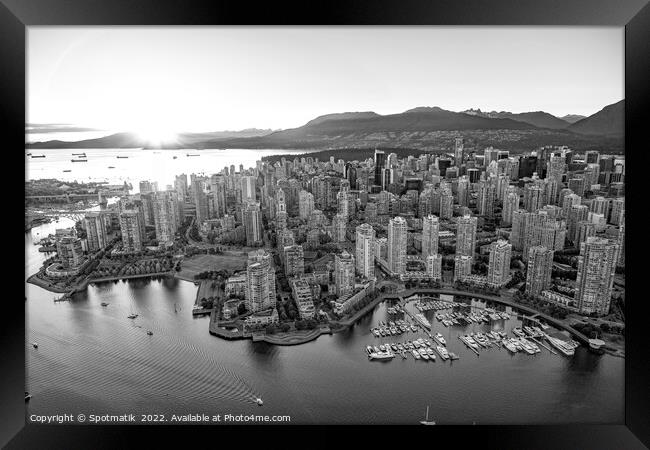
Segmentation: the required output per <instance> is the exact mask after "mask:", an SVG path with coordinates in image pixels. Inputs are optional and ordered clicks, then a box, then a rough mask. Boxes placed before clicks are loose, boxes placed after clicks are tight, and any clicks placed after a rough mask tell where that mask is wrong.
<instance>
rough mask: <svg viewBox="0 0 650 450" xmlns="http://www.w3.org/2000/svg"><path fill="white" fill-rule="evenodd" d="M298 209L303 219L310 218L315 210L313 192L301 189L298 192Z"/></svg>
mask: <svg viewBox="0 0 650 450" xmlns="http://www.w3.org/2000/svg"><path fill="white" fill-rule="evenodd" d="M298 210H299V215H300V218H301V219H305V220H307V219H309V215H310V214H311V212H312V211H313V210H314V196H313V194H312V193H311V192H307V191H305V190H301V191H300V193H299V194H298Z"/></svg>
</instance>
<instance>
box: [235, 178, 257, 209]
mask: <svg viewBox="0 0 650 450" xmlns="http://www.w3.org/2000/svg"><path fill="white" fill-rule="evenodd" d="M239 182H240V183H241V200H242V203H246V202H247V201H249V200H252V201H255V199H256V188H257V178H255V177H252V176H249V175H246V176H243V177H241V178H240V180H239Z"/></svg>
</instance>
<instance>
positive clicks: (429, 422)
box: [420, 405, 436, 425]
mask: <svg viewBox="0 0 650 450" xmlns="http://www.w3.org/2000/svg"><path fill="white" fill-rule="evenodd" d="M420 423H421V424H422V425H435V424H436V422H435V421H433V420H431V421H430V420H429V405H427V414H426V416H425V418H424V420H421V421H420Z"/></svg>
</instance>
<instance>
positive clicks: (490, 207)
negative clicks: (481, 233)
mask: <svg viewBox="0 0 650 450" xmlns="http://www.w3.org/2000/svg"><path fill="white" fill-rule="evenodd" d="M495 198H496V192H495V187H494V184H493V183H492V182H491V181H480V182H479V188H478V199H477V201H476V203H477V205H476V206H477V207H478V213H479V214H480V215H481V216H485V217H486V218H492V217H493V216H494V200H495Z"/></svg>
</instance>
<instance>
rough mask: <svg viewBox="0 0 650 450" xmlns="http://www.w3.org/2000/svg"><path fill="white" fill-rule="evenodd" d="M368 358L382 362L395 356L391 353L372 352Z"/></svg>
mask: <svg viewBox="0 0 650 450" xmlns="http://www.w3.org/2000/svg"><path fill="white" fill-rule="evenodd" d="M368 357H369V358H370V359H371V360H372V359H379V360H384V359H393V358H394V357H395V355H394V354H393V353H391V352H373V353H371V354H370V355H369V356H368Z"/></svg>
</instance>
